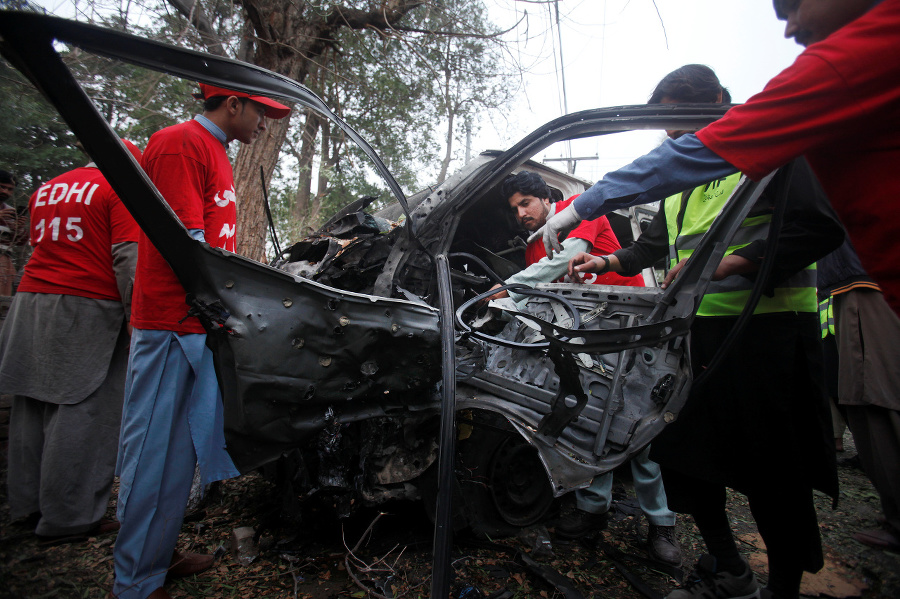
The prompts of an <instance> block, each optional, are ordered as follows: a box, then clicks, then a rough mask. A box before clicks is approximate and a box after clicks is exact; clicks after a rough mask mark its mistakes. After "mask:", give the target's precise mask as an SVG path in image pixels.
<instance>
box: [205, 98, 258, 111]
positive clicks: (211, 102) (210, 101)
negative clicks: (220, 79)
mask: <svg viewBox="0 0 900 599" xmlns="http://www.w3.org/2000/svg"><path fill="white" fill-rule="evenodd" d="M230 97H231V96H213V97H212V98H207V99H205V100H204V101H203V112H213V111H214V110H218V109H219V106H221V105H222V103H223V102H224V101H225V100H227V99H228V98H230ZM249 99H250V98H238V100H240V101H241V104H246V103H247V100H249Z"/></svg>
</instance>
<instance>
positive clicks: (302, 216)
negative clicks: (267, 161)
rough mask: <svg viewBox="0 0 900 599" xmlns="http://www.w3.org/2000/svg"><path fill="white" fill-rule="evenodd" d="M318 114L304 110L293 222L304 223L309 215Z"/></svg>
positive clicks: (318, 121) (292, 210)
mask: <svg viewBox="0 0 900 599" xmlns="http://www.w3.org/2000/svg"><path fill="white" fill-rule="evenodd" d="M319 123H320V120H319V115H318V113H316V112H315V111H312V110H307V111H306V123H305V124H304V125H303V136H302V139H301V145H300V155H299V156H297V162H298V168H299V169H300V180H299V182H298V183H297V194H296V195H295V196H294V205H293V206H291V218H292V219H293V221H294V222H295V223H301V225H305V224H306V221H307V219H308V218H309V215H310V195H311V193H312V160H313V156H315V154H316V138H317V137H318V136H319Z"/></svg>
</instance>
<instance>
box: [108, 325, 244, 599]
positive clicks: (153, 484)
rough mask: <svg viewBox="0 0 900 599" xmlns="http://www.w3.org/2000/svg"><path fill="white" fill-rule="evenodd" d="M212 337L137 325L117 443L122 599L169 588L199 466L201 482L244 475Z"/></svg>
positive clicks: (117, 551) (117, 586) (118, 572)
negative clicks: (229, 441)
mask: <svg viewBox="0 0 900 599" xmlns="http://www.w3.org/2000/svg"><path fill="white" fill-rule="evenodd" d="M205 342H206V335H201V334H189V335H178V334H176V333H173V332H171V331H150V330H140V329H135V330H134V333H133V334H132V340H131V358H130V361H129V368H128V378H127V380H126V383H125V407H124V410H123V414H122V433H121V438H120V443H119V462H118V472H119V477H120V479H119V501H118V518H119V521H120V522H121V524H122V528H121V529H120V531H119V536H118V538H117V539H116V547H115V552H114V555H115V570H116V582H115V585H114V586H113V593H114V595H115V596H116V597H118V598H120V599H145V598H146V597H147V596H148V595H150V593H152V592H153V591H154V590H156V589H157V588H159V587H161V586H163V583H164V582H165V577H166V571H167V570H168V568H169V565H170V563H171V560H172V553H173V551H174V550H175V544H176V541H177V539H178V533H179V531H180V530H181V524H182V520H183V518H184V511H185V506H186V504H187V500H188V496H189V494H190V489H191V481H192V479H193V474H194V466H195V464H199V467H200V473H201V476H202V478H203V483H204V484H207V483H209V482H212V481H215V480H222V479H225V478H231V477H233V476H237V475H238V471H237V470H236V469H235V467H234V464H233V463H232V461H231V458H230V457H229V456H228V454H227V453H226V451H225V439H224V426H223V410H222V399H221V393H220V391H219V386H218V382H217V380H216V376H215V370H214V367H213V360H212V352H211V351H210V350H209V348H207V347H206V343H205Z"/></svg>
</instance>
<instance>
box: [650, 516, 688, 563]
mask: <svg viewBox="0 0 900 599" xmlns="http://www.w3.org/2000/svg"><path fill="white" fill-rule="evenodd" d="M647 552H648V553H649V554H650V557H651V558H653V559H654V560H656V561H658V562H660V563H663V564H668V565H670V566H676V567H678V566H680V565H681V545H680V544H679V543H678V539H676V538H675V527H674V526H656V525H655V524H651V525H650V532H649V534H648V535H647Z"/></svg>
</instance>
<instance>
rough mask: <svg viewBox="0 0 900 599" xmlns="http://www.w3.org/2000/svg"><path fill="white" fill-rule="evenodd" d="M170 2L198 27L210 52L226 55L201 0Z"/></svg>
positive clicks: (171, 0)
mask: <svg viewBox="0 0 900 599" xmlns="http://www.w3.org/2000/svg"><path fill="white" fill-rule="evenodd" d="M168 2H169V4H171V5H172V7H173V8H174V9H175V10H177V11H178V12H179V13H180V14H181V15H182V16H183V17H184V18H186V19H187V20H188V21H190V22H191V24H192V25H193V26H194V27H195V28H196V29H197V33H199V34H200V40H201V41H202V42H203V45H204V46H205V47H206V49H207V50H208V51H209V53H210V54H217V55H218V56H225V55H226V54H225V47H224V46H223V45H222V40H220V39H219V36H218V34H216V32H215V30H214V29H213V27H212V24H211V23H210V22H209V19H208V18H206V14H205V13H204V12H203V8H202V7H201V6H200V0H168Z"/></svg>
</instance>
